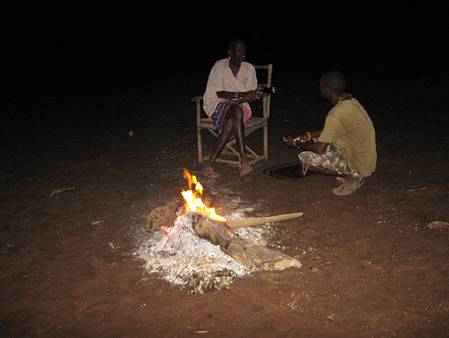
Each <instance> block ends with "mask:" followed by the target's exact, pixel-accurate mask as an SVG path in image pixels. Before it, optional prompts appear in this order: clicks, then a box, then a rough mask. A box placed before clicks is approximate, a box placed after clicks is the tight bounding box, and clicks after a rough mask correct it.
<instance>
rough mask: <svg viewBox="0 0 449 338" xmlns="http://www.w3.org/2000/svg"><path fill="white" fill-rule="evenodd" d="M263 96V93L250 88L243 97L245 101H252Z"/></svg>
mask: <svg viewBox="0 0 449 338" xmlns="http://www.w3.org/2000/svg"><path fill="white" fill-rule="evenodd" d="M261 97H263V93H262V92H261V91H260V90H252V91H250V92H247V93H246V94H245V96H244V97H243V98H244V100H245V102H253V101H256V100H258V99H260V98H261Z"/></svg>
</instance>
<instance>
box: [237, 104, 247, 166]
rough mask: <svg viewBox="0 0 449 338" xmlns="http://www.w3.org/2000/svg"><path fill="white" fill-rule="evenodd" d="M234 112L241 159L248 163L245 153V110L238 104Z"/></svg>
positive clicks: (242, 161)
mask: <svg viewBox="0 0 449 338" xmlns="http://www.w3.org/2000/svg"><path fill="white" fill-rule="evenodd" d="M235 108H236V109H235V110H234V114H233V116H234V117H233V120H234V131H235V139H236V141H237V144H238V146H239V152H240V161H241V163H242V164H244V163H248V159H247V158H246V154H245V129H244V126H243V111H242V109H241V108H240V107H238V106H236V107H235Z"/></svg>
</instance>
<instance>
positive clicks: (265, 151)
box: [263, 125, 268, 160]
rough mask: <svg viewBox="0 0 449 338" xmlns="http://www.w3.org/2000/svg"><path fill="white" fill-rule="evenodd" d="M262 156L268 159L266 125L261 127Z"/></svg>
mask: <svg viewBox="0 0 449 338" xmlns="http://www.w3.org/2000/svg"><path fill="white" fill-rule="evenodd" d="M263 157H264V158H265V159H266V160H268V126H267V125H265V126H264V127H263Z"/></svg>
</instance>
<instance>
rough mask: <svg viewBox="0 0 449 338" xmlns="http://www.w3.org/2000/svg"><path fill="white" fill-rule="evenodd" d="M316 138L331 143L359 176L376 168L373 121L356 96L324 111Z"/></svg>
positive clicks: (368, 173)
mask: <svg viewBox="0 0 449 338" xmlns="http://www.w3.org/2000/svg"><path fill="white" fill-rule="evenodd" d="M318 141H320V142H326V143H333V144H334V145H335V147H336V148H337V149H338V150H339V151H341V152H342V153H343V156H344V157H345V159H346V160H347V161H348V162H349V164H350V165H352V167H353V168H354V169H355V170H356V171H357V173H358V174H359V175H360V176H362V177H367V176H371V174H372V173H373V172H374V171H375V170H376V161H377V153H376V133H375V131H374V126H373V122H372V121H371V119H370V117H369V115H368V113H367V112H366V110H365V108H363V106H362V105H361V104H360V103H359V101H357V100H356V99H349V100H344V101H340V102H338V103H337V104H336V105H335V106H334V107H333V108H332V109H331V110H330V111H329V112H328V113H327V116H326V122H325V124H324V128H323V131H322V132H321V135H320V137H319V138H318Z"/></svg>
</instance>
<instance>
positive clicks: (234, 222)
mask: <svg viewBox="0 0 449 338" xmlns="http://www.w3.org/2000/svg"><path fill="white" fill-rule="evenodd" d="M302 215H303V213H302V212H292V213H290V214H281V215H276V216H266V217H249V218H243V219H228V220H227V221H226V223H228V225H229V226H230V227H231V228H233V229H236V228H243V227H250V226H254V225H260V224H265V223H271V222H279V221H284V220H286V219H291V218H296V217H301V216H302Z"/></svg>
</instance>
